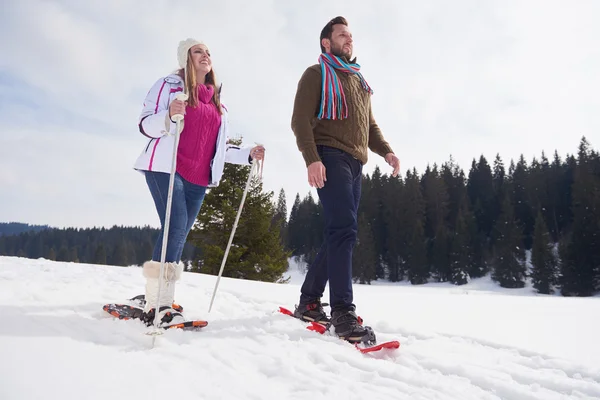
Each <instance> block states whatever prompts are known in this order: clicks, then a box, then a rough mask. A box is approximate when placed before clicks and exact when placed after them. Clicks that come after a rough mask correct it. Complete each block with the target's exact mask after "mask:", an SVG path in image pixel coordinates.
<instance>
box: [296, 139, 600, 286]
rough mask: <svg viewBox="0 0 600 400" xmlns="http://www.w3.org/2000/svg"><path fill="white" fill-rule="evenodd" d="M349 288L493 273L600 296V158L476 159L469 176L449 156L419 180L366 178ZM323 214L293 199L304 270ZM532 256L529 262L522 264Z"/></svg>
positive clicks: (500, 278)
mask: <svg viewBox="0 0 600 400" xmlns="http://www.w3.org/2000/svg"><path fill="white" fill-rule="evenodd" d="M362 184H363V192H362V199H361V205H360V209H359V213H358V224H359V228H358V240H357V244H356V247H355V251H354V266H353V268H354V270H353V274H354V277H355V280H356V281H358V282H361V283H369V282H371V281H372V280H375V279H386V280H389V281H392V282H397V281H402V280H408V281H410V282H411V283H413V284H423V283H426V282H429V281H432V280H433V281H439V282H452V283H454V284H457V285H461V284H465V283H467V282H468V281H469V280H470V279H471V278H477V277H482V276H485V275H486V274H491V277H492V279H493V280H495V281H496V282H498V284H499V285H500V286H502V287H507V288H520V287H524V285H525V282H526V279H527V278H531V281H532V283H533V286H534V288H535V289H536V290H537V291H538V292H540V293H553V292H554V291H555V290H560V293H561V294H563V295H574V296H590V295H592V294H594V293H596V292H597V291H598V290H599V289H600V157H599V154H598V152H597V151H595V150H593V149H591V147H590V144H589V143H588V141H587V140H586V139H585V138H582V139H581V142H580V144H579V148H578V153H577V154H576V155H567V156H566V158H564V159H562V158H561V157H560V155H559V154H558V153H557V152H555V153H554V155H553V157H552V159H548V157H547V156H546V155H545V154H543V153H542V154H541V156H540V157H539V158H536V157H534V158H533V159H532V160H531V161H530V162H527V161H526V160H525V158H524V157H523V156H521V157H520V158H519V159H518V160H517V161H516V162H514V161H513V160H511V162H510V164H509V165H508V167H507V166H506V165H505V163H504V161H503V160H502V158H501V156H500V155H497V156H496V158H495V159H494V160H493V162H492V163H491V164H490V162H488V160H487V159H486V158H485V157H483V156H481V157H480V158H479V159H478V160H475V159H474V160H473V162H472V164H471V167H470V170H469V171H468V174H467V173H465V171H464V170H463V169H462V168H460V167H459V166H458V165H457V164H456V163H455V162H454V161H453V160H452V158H450V160H449V161H447V162H445V163H443V164H442V165H441V166H438V165H435V164H434V165H430V166H428V167H427V168H426V170H425V171H424V173H422V174H419V173H418V172H417V171H416V170H415V169H412V170H409V171H407V172H406V175H405V176H403V177H396V178H394V177H391V176H388V175H385V174H384V175H382V173H381V171H380V170H379V169H378V168H376V169H375V170H374V172H373V173H372V174H371V175H368V174H367V175H363V182H362ZM321 212H322V209H321V206H320V204H319V202H318V200H315V199H314V198H313V197H312V195H311V194H310V193H309V194H308V195H307V196H305V197H304V198H303V199H301V198H300V195H299V194H297V195H296V198H295V201H294V204H293V206H292V209H291V212H290V218H289V221H288V223H287V226H286V228H287V229H286V230H285V235H286V240H287V243H288V247H289V248H290V249H292V250H293V255H294V256H297V257H299V258H301V259H303V260H304V261H306V262H307V263H310V262H311V261H312V260H313V259H314V257H315V255H316V253H317V251H318V249H319V247H320V245H321V243H322V240H323V220H322V217H321ZM528 254H529V257H528V256H527V255H528Z"/></svg>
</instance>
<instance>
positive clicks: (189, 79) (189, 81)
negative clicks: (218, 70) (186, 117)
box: [177, 50, 223, 114]
mask: <svg viewBox="0 0 600 400" xmlns="http://www.w3.org/2000/svg"><path fill="white" fill-rule="evenodd" d="M184 71H186V72H185V74H186V75H187V76H184ZM177 75H179V77H180V78H181V79H183V81H184V85H185V93H187V94H188V96H189V98H188V105H189V106H190V107H197V106H198V89H197V88H198V82H196V69H195V68H194V64H193V63H192V57H190V51H189V50H188V57H187V63H186V68H185V70H184V69H183V68H181V69H179V70H178V71H177ZM204 84H205V85H206V86H212V87H213V89H214V93H213V96H212V99H211V100H212V103H213V104H214V105H215V106H216V107H217V111H218V112H219V114H223V110H221V96H220V92H221V90H220V89H218V88H217V78H216V74H215V70H214V69H212V68H211V69H210V72H209V73H208V74H206V78H205V80H204Z"/></svg>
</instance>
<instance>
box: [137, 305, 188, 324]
mask: <svg viewBox="0 0 600 400" xmlns="http://www.w3.org/2000/svg"><path fill="white" fill-rule="evenodd" d="M154 310H155V309H154V308H152V309H151V310H150V311H148V312H144V313H143V314H142V316H141V317H140V319H141V320H142V321H143V322H144V323H145V324H146V325H147V326H151V325H153V324H154V316H155V313H154ZM158 318H159V320H160V322H159V323H158V326H159V327H163V328H164V327H166V326H169V325H176V324H180V323H183V322H185V318H184V317H183V315H181V313H180V312H178V311H176V310H174V309H173V308H171V307H167V306H162V307H161V308H160V311H159V313H158Z"/></svg>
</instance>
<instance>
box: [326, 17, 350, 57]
mask: <svg viewBox="0 0 600 400" xmlns="http://www.w3.org/2000/svg"><path fill="white" fill-rule="evenodd" d="M323 42H324V43H323V47H325V50H327V52H329V53H332V54H333V55H336V56H338V57H346V58H348V59H350V58H352V51H353V50H354V46H353V43H354V42H353V41H352V32H350V29H348V27H347V26H346V25H342V24H336V25H334V26H333V32H332V33H331V39H330V40H329V39H323Z"/></svg>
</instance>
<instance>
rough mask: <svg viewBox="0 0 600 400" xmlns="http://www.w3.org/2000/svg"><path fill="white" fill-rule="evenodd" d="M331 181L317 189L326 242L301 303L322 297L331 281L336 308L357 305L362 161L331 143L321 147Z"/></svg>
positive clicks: (309, 274)
mask: <svg viewBox="0 0 600 400" xmlns="http://www.w3.org/2000/svg"><path fill="white" fill-rule="evenodd" d="M317 150H318V152H319V156H320V157H321V161H322V162H323V165H325V170H326V171H325V173H326V177H327V181H326V182H325V185H324V186H323V188H321V189H317V193H318V195H319V199H320V200H321V204H322V205H323V215H324V217H325V230H324V241H323V244H322V246H321V249H320V250H319V253H318V254H317V257H316V258H315V261H314V262H313V263H312V264H311V265H310V266H309V268H308V272H307V273H306V277H305V278H304V284H303V285H302V289H301V295H300V303H301V304H306V303H310V302H312V301H314V300H315V299H317V298H320V297H321V296H322V295H323V292H324V291H325V285H326V284H327V281H328V280H329V303H330V306H331V309H332V310H345V309H348V308H351V307H354V304H353V303H352V302H353V295H352V251H353V249H354V244H355V243H356V237H357V232H358V217H357V214H358V204H359V202H360V194H361V184H362V167H363V166H362V163H361V162H360V161H359V160H357V159H355V158H354V157H352V156H351V155H350V154H348V153H346V152H344V151H342V150H339V149H336V148H333V147H328V146H321V145H319V146H317Z"/></svg>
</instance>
